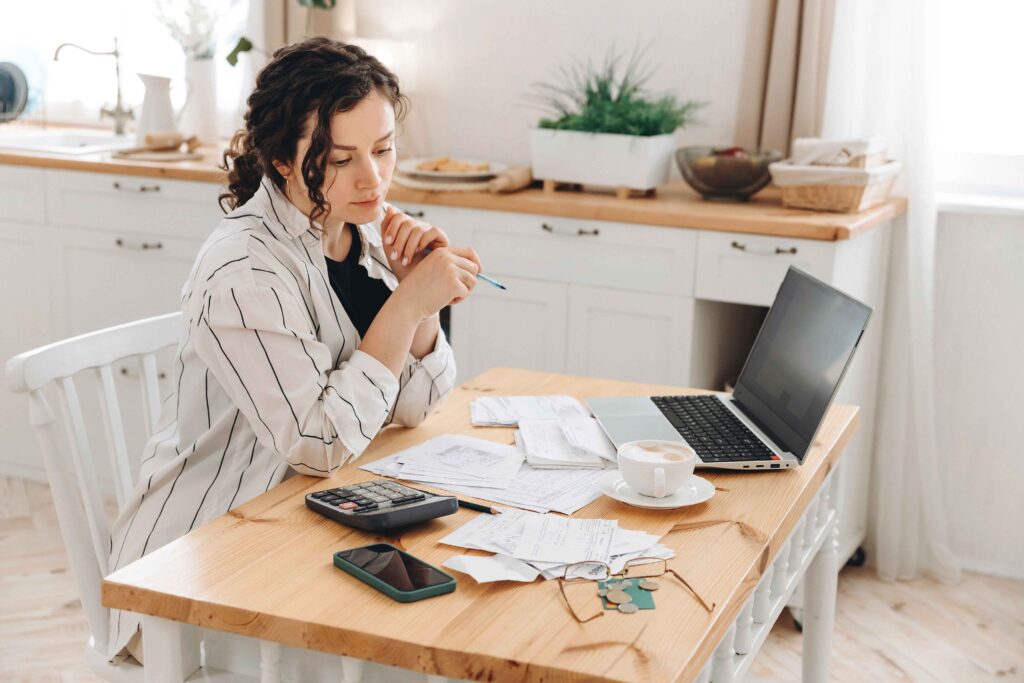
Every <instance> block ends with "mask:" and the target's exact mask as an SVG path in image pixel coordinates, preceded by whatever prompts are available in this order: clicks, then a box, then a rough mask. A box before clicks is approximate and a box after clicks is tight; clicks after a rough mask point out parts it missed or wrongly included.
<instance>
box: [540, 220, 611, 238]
mask: <svg viewBox="0 0 1024 683" xmlns="http://www.w3.org/2000/svg"><path fill="white" fill-rule="evenodd" d="M540 227H541V230H545V231H547V232H550V233H553V234H555V235H569V236H571V237H582V236H585V235H593V236H597V235H600V234H601V230H600V229H599V228H594V229H593V230H587V229H585V228H576V232H573V231H571V230H559V229H558V228H555V227H554V226H551V225H548V224H547V223H541V224H540Z"/></svg>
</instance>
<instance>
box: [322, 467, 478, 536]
mask: <svg viewBox="0 0 1024 683" xmlns="http://www.w3.org/2000/svg"><path fill="white" fill-rule="evenodd" d="M306 507H308V508H309V509H310V510H313V511H314V512H319V513H320V514H321V515H324V516H326V517H330V518H331V519H333V520H335V521H337V522H341V523H342V524H344V525H346V526H351V527H355V528H356V529H364V530H366V531H386V530H388V529H394V528H395V527H400V526H406V525H408V524H415V523H417V522H424V521H426V520H428V519H434V518H435V517H444V516H445V515H450V514H453V513H455V512H456V511H457V510H458V509H459V501H458V499H456V498H455V496H439V495H437V494H435V493H430V492H428V491H420V490H419V489H414V488H410V487H408V486H404V485H402V484H399V483H398V482H394V481H390V480H388V479H375V480H373V481H364V482H361V483H359V484H349V485H348V486H342V487H341V488H336V489H326V490H324V491H316V492H314V493H309V494H306Z"/></svg>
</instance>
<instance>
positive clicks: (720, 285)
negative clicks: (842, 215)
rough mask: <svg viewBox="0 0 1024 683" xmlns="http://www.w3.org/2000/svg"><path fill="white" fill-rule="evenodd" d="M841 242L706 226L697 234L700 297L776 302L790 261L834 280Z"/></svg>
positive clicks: (697, 291) (757, 303) (697, 293)
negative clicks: (837, 252) (838, 247)
mask: <svg viewBox="0 0 1024 683" xmlns="http://www.w3.org/2000/svg"><path fill="white" fill-rule="evenodd" d="M835 252H836V249H835V243H833V242H822V241H820V240H802V239H796V238H791V237H773V236H770V235H745V234H742V233H737V232H713V231H709V230H702V231H701V233H700V237H699V238H698V239H697V281H696V285H695V288H694V295H695V296H696V297H697V298H698V299H706V300H709V301H725V302H729V303H736V304H752V305H755V306H771V304H772V301H774V300H775V293H776V292H777V291H778V290H779V285H781V284H782V278H784V277H785V276H786V271H787V270H789V267H790V266H796V267H797V268H799V269H800V270H802V271H804V272H806V273H809V274H811V275H813V276H814V277H816V278H818V279H819V280H822V281H824V282H831V281H832V272H833V267H832V263H833V260H834V259H835Z"/></svg>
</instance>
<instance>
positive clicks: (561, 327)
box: [452, 275, 569, 382]
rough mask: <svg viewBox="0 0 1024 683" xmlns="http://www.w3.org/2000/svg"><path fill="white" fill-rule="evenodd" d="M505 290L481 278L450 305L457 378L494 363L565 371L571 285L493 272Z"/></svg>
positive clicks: (471, 374)
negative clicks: (454, 304)
mask: <svg viewBox="0 0 1024 683" xmlns="http://www.w3.org/2000/svg"><path fill="white" fill-rule="evenodd" d="M495 277H497V278H499V279H500V280H501V282H502V284H504V285H505V286H507V287H508V290H507V291H502V290H499V289H496V288H494V287H492V286H490V285H488V284H487V283H485V282H478V283H477V285H476V287H475V288H474V289H473V293H472V295H471V296H470V297H469V298H468V299H466V300H465V301H463V302H462V303H460V304H458V305H457V306H454V307H453V308H452V349H453V350H454V351H455V359H456V364H457V367H458V381H459V382H462V381H465V380H467V379H469V378H471V377H474V376H476V375H478V374H480V373H481V372H483V371H484V370H487V369H488V368H493V367H513V368H531V369H534V370H544V371H547V372H565V370H566V363H565V358H566V317H567V316H566V313H567V310H568V289H569V288H568V286H567V285H565V284H562V283H557V282H544V281H542V280H529V279H526V278H515V277H509V276H507V275H495Z"/></svg>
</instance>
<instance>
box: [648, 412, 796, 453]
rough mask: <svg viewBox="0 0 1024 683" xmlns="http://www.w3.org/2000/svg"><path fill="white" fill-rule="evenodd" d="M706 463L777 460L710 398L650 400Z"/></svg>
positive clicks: (745, 427)
mask: <svg viewBox="0 0 1024 683" xmlns="http://www.w3.org/2000/svg"><path fill="white" fill-rule="evenodd" d="M651 400H652V401H653V402H654V405H656V406H658V409H659V410H661V412H662V413H663V414H664V415H665V417H666V418H668V421H669V422H671V423H672V426H673V427H675V428H676V431H677V432H679V433H680V434H681V435H682V437H683V438H684V439H686V441H687V443H689V444H690V446H692V447H693V450H695V451H697V455H699V456H700V458H701V460H703V461H704V462H706V463H713V462H746V461H748V460H780V459H781V458H779V456H777V455H774V454H773V453H772V452H771V450H769V449H768V447H767V446H765V445H764V443H763V442H762V441H761V440H760V439H759V438H757V436H756V435H755V434H754V433H753V432H752V431H750V430H749V429H748V428H747V426H746V425H745V424H743V423H742V422H740V420H739V419H738V418H737V417H736V416H735V415H733V414H732V413H731V412H730V411H729V409H728V408H726V407H725V406H724V405H722V402H721V401H719V400H718V399H717V398H715V397H714V396H652V397H651Z"/></svg>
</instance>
